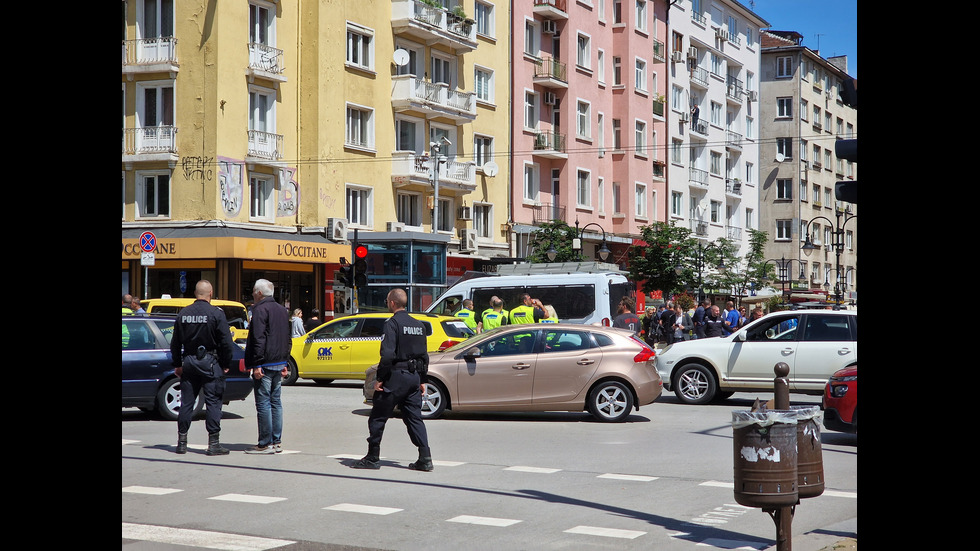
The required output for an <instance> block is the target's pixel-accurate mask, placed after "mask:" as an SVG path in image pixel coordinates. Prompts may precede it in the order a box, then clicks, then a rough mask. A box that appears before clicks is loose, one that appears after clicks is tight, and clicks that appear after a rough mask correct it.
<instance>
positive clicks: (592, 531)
mask: <svg viewBox="0 0 980 551" xmlns="http://www.w3.org/2000/svg"><path fill="white" fill-rule="evenodd" d="M565 533H566V534H585V535H587V536H602V537H606V538H624V539H631V540H632V539H636V538H638V537H640V536H642V535H644V534H646V532H639V531H636V530H617V529H616V528H599V527H598V526H576V527H575V528H571V529H569V530H565Z"/></svg>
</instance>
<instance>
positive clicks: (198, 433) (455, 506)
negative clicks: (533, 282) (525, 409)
mask: <svg viewBox="0 0 980 551" xmlns="http://www.w3.org/2000/svg"><path fill="white" fill-rule="evenodd" d="M756 397H760V398H763V399H764V400H768V399H769V398H771V397H772V395H771V393H769V394H768V395H767V394H766V393H755V394H736V395H735V396H733V397H732V398H731V399H729V400H728V401H726V402H724V403H720V404H713V405H708V406H690V405H684V404H680V403H679V402H678V401H677V400H676V399H675V398H674V397H673V395H672V394H668V395H665V396H663V397H661V398H660V399H659V400H658V401H657V402H655V403H654V404H651V405H650V406H645V407H643V408H641V409H640V410H639V411H636V412H634V413H633V415H631V416H630V418H629V419H628V420H627V422H625V423H619V424H606V423H600V422H597V421H594V420H593V419H592V417H591V416H589V415H588V414H585V413H531V414H486V415H476V414H467V415H461V414H459V415H457V414H452V413H451V412H450V413H449V414H448V415H447V416H446V418H444V419H438V420H432V421H428V422H427V423H426V425H427V428H428V431H429V439H430V443H431V447H432V451H433V459H434V460H435V462H436V466H435V470H434V471H433V472H431V473H421V472H416V471H412V470H409V469H408V468H407V466H408V463H410V462H411V461H414V460H415V459H416V455H417V454H416V450H415V449H414V447H413V446H412V445H411V443H410V442H409V440H408V436H407V434H406V431H405V427H404V425H403V424H402V423H401V421H400V420H399V419H392V420H391V421H389V423H388V427H387V430H386V434H385V438H384V443H383V444H382V450H381V455H382V464H383V467H382V469H381V470H378V471H362V470H355V469H350V468H349V467H348V466H347V464H348V463H349V462H350V461H351V460H352V459H355V458H358V457H360V456H362V455H363V454H364V453H365V451H366V447H367V444H366V441H365V438H366V437H367V414H368V409H367V407H366V406H364V405H363V404H362V401H361V399H362V397H361V384H360V382H348V383H335V384H334V385H331V386H317V385H314V384H313V383H311V382H308V381H300V383H299V384H298V385H296V386H292V387H285V388H284V389H283V400H284V408H285V428H284V431H283V446H284V448H285V451H284V452H283V453H282V454H279V455H272V456H255V455H247V454H245V453H243V450H244V449H245V448H247V447H249V446H252V445H254V444H255V439H256V434H257V430H256V426H255V409H254V403H253V401H252V398H251V397H249V399H247V400H246V401H244V402H236V403H233V404H231V405H229V406H226V407H225V414H224V417H223V419H222V435H221V436H222V443H223V444H224V445H225V446H226V447H228V448H230V449H231V450H232V453H231V454H230V455H228V456H223V457H209V456H206V455H205V454H204V449H205V447H206V443H207V434H206V431H205V429H204V423H203V420H197V421H195V422H194V424H193V425H192V427H191V432H190V445H191V449H190V451H189V452H188V453H187V454H186V455H176V454H175V453H174V446H175V443H176V423H173V422H164V421H160V420H157V419H154V418H152V417H150V416H148V415H146V414H144V413H142V412H140V411H139V410H136V409H123V411H122V438H123V446H122V460H121V465H122V469H121V474H122V475H121V482H122V488H123V495H122V507H121V509H122V522H123V548H125V549H127V550H128V551H137V550H140V551H142V550H163V549H187V548H188V547H201V548H205V547H208V548H217V549H289V550H297V549H303V550H314V549H317V550H320V549H323V550H327V549H334V550H336V549H395V550H397V549H417V548H420V547H424V548H426V549H434V550H453V551H455V550H458V549H460V548H466V549H468V550H470V549H475V550H482V549H487V550H490V549H493V550H501V549H535V550H538V549H620V550H622V549H651V548H653V549H658V550H667V551H672V550H677V551H682V550H692V551H693V550H695V549H706V548H707V549H711V548H718V549H757V550H760V551H762V550H765V549H768V548H770V547H772V546H773V545H774V542H775V527H774V523H773V521H772V519H771V518H770V517H769V515H768V514H767V513H765V512H763V511H762V510H761V509H753V508H746V507H742V506H740V505H738V504H736V502H735V500H734V496H733V488H732V481H733V450H732V447H733V442H732V435H733V429H732V426H731V412H732V411H733V410H747V409H748V408H749V407H750V406H751V403H752V401H753V400H754V399H755V398H756ZM791 401H792V404H793V405H811V404H819V397H818V396H804V395H797V394H793V395H791ZM821 440H822V450H823V463H824V474H825V479H826V481H827V482H826V490H825V491H824V494H823V495H821V496H818V497H815V498H810V499H805V500H803V501H802V502H801V503H800V504H799V505H798V506H797V507H796V511H795V515H794V519H793V534H794V538H799V540H800V542H801V543H802V541H803V538H804V537H805V536H804V535H805V534H808V533H813V532H814V531H819V530H821V529H824V528H826V527H833V526H842V525H843V526H845V527H846V529H845V530H844V531H845V532H847V531H850V530H851V526H853V533H854V536H856V518H857V437H856V436H854V435H848V434H842V433H837V432H833V431H827V430H823V431H822V434H821ZM835 535H836V533H835ZM844 535H845V536H846V534H844ZM794 543H795V542H794ZM794 548H795V549H798V550H800V551H806V549H805V547H804V546H802V545H799V544H797V545H794ZM819 548H820V547H813V549H819Z"/></svg>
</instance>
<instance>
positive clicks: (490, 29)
mask: <svg viewBox="0 0 980 551" xmlns="http://www.w3.org/2000/svg"><path fill="white" fill-rule="evenodd" d="M473 7H474V10H475V12H476V13H475V15H474V17H473V18H474V19H475V20H476V32H477V34H482V35H483V36H489V37H493V36H494V34H495V32H496V27H495V24H494V11H493V10H494V5H493V4H490V3H488V2H481V1H480V0H476V2H474V4H473Z"/></svg>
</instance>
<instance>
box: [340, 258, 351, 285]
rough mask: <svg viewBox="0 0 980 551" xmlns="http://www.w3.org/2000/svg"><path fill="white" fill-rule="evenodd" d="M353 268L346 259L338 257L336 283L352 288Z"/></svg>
mask: <svg viewBox="0 0 980 551" xmlns="http://www.w3.org/2000/svg"><path fill="white" fill-rule="evenodd" d="M353 270H354V266H352V265H351V264H350V263H349V262H347V259H346V258H344V257H340V270H339V271H338V272H337V276H336V277H337V281H338V282H340V284H341V285H343V286H344V287H353V286H354V273H353Z"/></svg>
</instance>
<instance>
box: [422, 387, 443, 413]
mask: <svg viewBox="0 0 980 551" xmlns="http://www.w3.org/2000/svg"><path fill="white" fill-rule="evenodd" d="M448 402H449V394H448V393H446V389H444V388H443V387H442V385H441V384H439V383H437V382H434V381H429V382H428V383H426V384H425V396H423V397H422V418H423V419H438V418H439V417H442V414H443V413H444V412H445V411H446V405H447V403H448Z"/></svg>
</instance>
